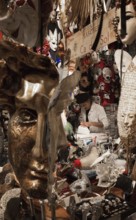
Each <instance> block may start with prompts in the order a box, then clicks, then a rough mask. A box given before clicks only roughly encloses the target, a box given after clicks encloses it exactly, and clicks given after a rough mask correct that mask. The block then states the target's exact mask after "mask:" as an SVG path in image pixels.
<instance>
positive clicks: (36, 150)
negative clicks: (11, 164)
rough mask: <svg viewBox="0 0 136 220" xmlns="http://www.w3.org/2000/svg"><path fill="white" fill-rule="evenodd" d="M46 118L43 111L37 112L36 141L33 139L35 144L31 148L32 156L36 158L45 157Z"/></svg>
mask: <svg viewBox="0 0 136 220" xmlns="http://www.w3.org/2000/svg"><path fill="white" fill-rule="evenodd" d="M46 120H47V118H46V116H45V114H44V113H39V114H38V120H37V133H36V141H35V145H34V147H33V149H32V154H33V156H34V158H37V159H40V158H42V159H45V158H46V156H47V146H46V145H47V143H46V135H47V127H46Z"/></svg>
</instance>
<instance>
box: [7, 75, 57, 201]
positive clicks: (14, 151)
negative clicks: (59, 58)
mask: <svg viewBox="0 0 136 220" xmlns="http://www.w3.org/2000/svg"><path fill="white" fill-rule="evenodd" d="M35 82H37V83H35ZM56 84H57V81H56V80H54V79H51V78H50V77H49V76H43V75H42V74H38V75H33V74H31V75H28V76H27V77H26V78H25V80H22V89H21V90H20V91H19V92H18V93H17V95H16V98H17V110H16V112H15V114H14V115H13V117H12V118H11V121H10V125H9V159H10V162H11V164H12V167H13V169H14V172H15V175H16V177H17V180H18V182H19V183H20V186H21V188H23V189H24V190H25V191H26V192H27V193H28V194H29V195H30V196H31V197H34V198H40V199H42V198H46V197H47V180H48V148H47V146H46V141H45V139H46V134H47V132H46V130H45V129H46V122H47V121H46V119H47V107H48V103H49V93H50V91H51V90H52V88H54V87H55V85H56Z"/></svg>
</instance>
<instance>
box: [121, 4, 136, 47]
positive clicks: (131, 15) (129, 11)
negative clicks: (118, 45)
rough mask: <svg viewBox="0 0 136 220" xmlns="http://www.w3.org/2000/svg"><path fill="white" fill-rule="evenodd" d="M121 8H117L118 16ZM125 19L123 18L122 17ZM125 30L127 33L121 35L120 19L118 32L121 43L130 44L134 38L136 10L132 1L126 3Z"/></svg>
mask: <svg viewBox="0 0 136 220" xmlns="http://www.w3.org/2000/svg"><path fill="white" fill-rule="evenodd" d="M120 12H121V9H119V10H118V16H119V17H120ZM124 19H125V18H124ZM126 32H127V35H126V36H125V37H124V38H123V37H121V36H120V35H121V19H120V21H119V24H118V34H119V36H120V39H121V41H122V43H124V44H127V45H130V44H132V43H133V42H134V40H136V11H135V9H134V6H133V4H132V3H130V4H128V5H126Z"/></svg>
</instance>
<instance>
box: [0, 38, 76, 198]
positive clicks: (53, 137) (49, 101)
mask: <svg viewBox="0 0 136 220" xmlns="http://www.w3.org/2000/svg"><path fill="white" fill-rule="evenodd" d="M2 57H3V58H4V60H2V61H1V63H0V91H2V92H3V93H4V94H7V95H8V96H13V97H15V103H16V111H15V113H14V114H13V116H12V118H11V120H10V122H9V132H8V136H9V159H10V162H11V165H12V167H13V170H14V173H15V176H16V178H17V181H18V182H19V184H20V187H21V188H22V189H23V190H24V191H25V192H26V193H27V194H28V195H29V196H30V197H33V198H37V199H45V198H47V195H49V196H50V195H51V190H52V188H51V187H52V185H53V183H54V178H53V172H54V167H55V162H56V159H57V149H59V148H60V147H61V146H65V145H66V136H65V132H64V129H63V125H62V121H61V113H62V111H63V109H65V108H66V106H67V105H68V104H69V102H70V97H71V92H72V91H73V89H74V88H75V86H76V85H77V84H78V82H79V79H80V73H79V72H78V71H75V72H74V73H73V74H72V75H71V76H68V77H66V78H65V79H63V80H62V81H61V83H60V84H58V83H59V77H58V76H59V75H58V72H57V70H56V68H55V66H54V65H53V64H52V63H51V61H50V59H49V58H47V57H44V56H41V55H38V54H35V53H33V52H32V51H30V50H28V49H27V48H25V47H22V46H21V45H16V44H13V43H12V42H8V41H5V42H0V58H2ZM11 61H12V62H11ZM7 82H8V83H7ZM53 90H54V91H53Z"/></svg>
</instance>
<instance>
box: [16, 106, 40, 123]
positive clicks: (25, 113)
mask: <svg viewBox="0 0 136 220" xmlns="http://www.w3.org/2000/svg"><path fill="white" fill-rule="evenodd" d="M36 122H37V112H36V111H34V110H32V109H27V108H22V109H20V110H19V123H21V124H30V123H36Z"/></svg>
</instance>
